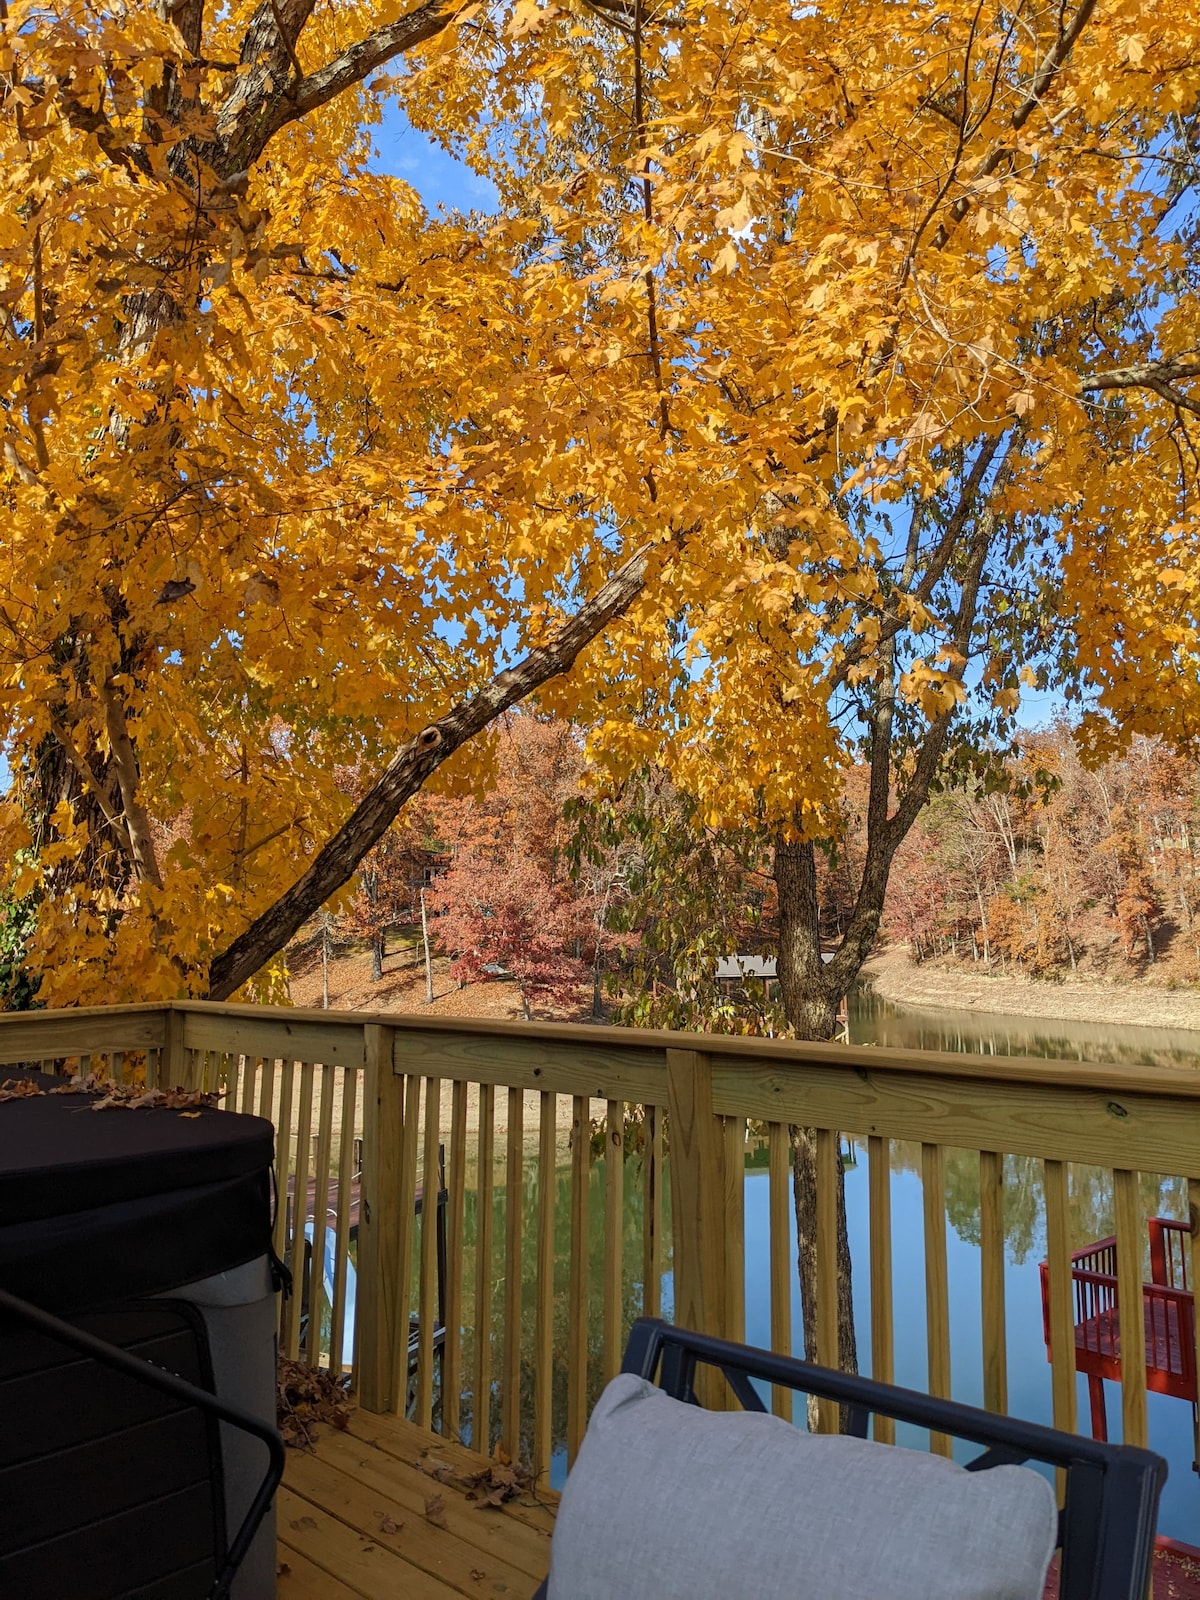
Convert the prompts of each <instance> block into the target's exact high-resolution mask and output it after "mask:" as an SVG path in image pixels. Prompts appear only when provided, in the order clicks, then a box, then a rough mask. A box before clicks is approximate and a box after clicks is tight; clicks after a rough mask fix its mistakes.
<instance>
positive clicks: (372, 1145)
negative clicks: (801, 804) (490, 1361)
mask: <svg viewBox="0 0 1200 1600" xmlns="http://www.w3.org/2000/svg"><path fill="white" fill-rule="evenodd" d="M395 1037H396V1030H395V1029H394V1028H386V1027H381V1026H379V1025H378V1024H376V1023H366V1024H365V1025H364V1027H363V1043H364V1047H365V1067H366V1071H365V1074H364V1083H363V1156H362V1177H361V1179H360V1189H359V1193H360V1197H361V1200H360V1205H361V1209H360V1215H359V1225H358V1305H357V1307H356V1312H355V1322H356V1329H355V1332H356V1335H357V1352H356V1356H355V1366H354V1387H355V1390H356V1392H357V1394H358V1403H359V1405H360V1406H361V1407H362V1408H363V1410H364V1411H377V1412H378V1411H395V1410H396V1409H397V1408H398V1405H399V1402H400V1399H401V1396H400V1395H398V1394H395V1393H393V1389H394V1382H393V1373H394V1371H395V1361H394V1352H395V1349H396V1341H397V1340H398V1339H399V1338H400V1337H401V1328H400V1320H399V1316H400V1312H399V1307H400V1283H399V1272H398V1266H399V1260H400V1230H401V1228H402V1227H403V1226H404V1225H405V1223H406V1222H407V1224H408V1226H410V1227H411V1225H412V1219H411V1217H409V1218H405V1217H402V1216H401V1212H400V1160H401V1152H402V1149H403V1142H404V1079H403V1078H401V1077H398V1076H397V1074H396V1073H395V1071H394V1070H393V1067H392V1050H393V1045H394V1042H395ZM404 1337H405V1340H406V1341H407V1330H404Z"/></svg>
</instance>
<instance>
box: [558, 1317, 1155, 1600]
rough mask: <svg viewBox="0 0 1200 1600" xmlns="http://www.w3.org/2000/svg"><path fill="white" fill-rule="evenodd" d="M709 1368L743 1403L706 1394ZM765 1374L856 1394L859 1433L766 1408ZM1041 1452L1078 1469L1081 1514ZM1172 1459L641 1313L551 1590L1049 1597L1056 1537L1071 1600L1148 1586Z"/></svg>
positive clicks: (623, 1599) (844, 1398) (804, 1386)
mask: <svg viewBox="0 0 1200 1600" xmlns="http://www.w3.org/2000/svg"><path fill="white" fill-rule="evenodd" d="M701 1365H702V1366H708V1367H711V1368H715V1369H716V1370H717V1371H719V1372H720V1373H722V1374H723V1375H724V1378H725V1380H726V1382H727V1384H728V1386H729V1389H730V1390H731V1391H732V1393H733V1395H734V1396H735V1397H736V1399H737V1401H738V1402H739V1403H740V1405H741V1406H742V1407H743V1408H744V1409H743V1411H742V1412H728V1411H725V1412H702V1411H701V1412H698V1411H696V1410H694V1409H690V1408H692V1407H695V1406H696V1404H697V1402H696V1369H697V1367H698V1366H701ZM756 1383H757V1384H761V1385H768V1384H771V1385H781V1386H783V1387H785V1388H787V1389H791V1390H794V1391H798V1392H800V1393H803V1394H811V1395H815V1396H817V1397H818V1398H821V1399H827V1400H832V1401H836V1402H837V1403H838V1404H839V1405H840V1406H841V1407H843V1408H844V1412H843V1415H844V1417H845V1420H846V1427H847V1433H848V1435H849V1436H848V1437H847V1436H845V1435H809V1434H806V1433H804V1432H802V1431H801V1430H800V1429H797V1428H793V1427H792V1426H791V1425H790V1424H788V1423H786V1422H784V1421H783V1420H782V1419H780V1418H778V1417H771V1416H766V1415H753V1414H751V1415H747V1414H746V1413H764V1412H765V1411H766V1406H765V1404H764V1402H763V1399H762V1397H761V1395H760V1394H759V1391H758V1388H756V1387H755V1385H756ZM656 1384H657V1387H655V1385H656ZM680 1402H684V1404H680ZM873 1415H874V1416H883V1417H892V1418H894V1419H895V1420H896V1421H898V1422H902V1423H911V1424H915V1425H916V1426H918V1427H921V1428H928V1429H930V1430H931V1431H933V1432H935V1433H939V1434H945V1435H949V1436H951V1437H954V1438H957V1439H960V1440H964V1441H967V1442H969V1443H971V1444H976V1445H980V1446H982V1453H981V1454H979V1455H977V1456H976V1457H975V1458H974V1459H973V1460H971V1461H970V1462H968V1463H967V1464H966V1466H965V1467H960V1466H958V1465H956V1464H955V1463H954V1462H952V1461H949V1460H946V1459H944V1458H942V1457H940V1456H934V1455H930V1454H927V1453H925V1452H924V1451H915V1450H906V1449H899V1448H896V1447H894V1446H889V1445H885V1444H875V1443H871V1442H868V1441H867V1426H868V1422H869V1419H870V1418H871V1416H873ZM1027 1461H1036V1462H1040V1463H1045V1464H1047V1465H1049V1466H1052V1467H1055V1468H1059V1469H1061V1470H1062V1473H1063V1474H1064V1475H1065V1477H1064V1482H1065V1498H1064V1501H1063V1507H1062V1510H1061V1512H1059V1511H1058V1510H1057V1508H1056V1505H1055V1500H1054V1494H1053V1490H1052V1489H1051V1487H1050V1483H1049V1481H1048V1477H1047V1476H1043V1475H1042V1474H1039V1473H1037V1472H1035V1471H1033V1470H1031V1469H1030V1468H1028V1467H1026V1466H1024V1465H1022V1463H1025V1462H1027ZM1166 1475H1167V1468H1166V1463H1165V1461H1163V1460H1162V1458H1161V1457H1159V1456H1157V1455H1154V1454H1152V1453H1151V1452H1150V1451H1147V1450H1140V1449H1135V1448H1133V1447H1132V1446H1122V1445H1111V1444H1105V1443H1102V1442H1100V1441H1097V1440H1093V1439H1087V1438H1083V1437H1082V1436H1079V1435H1076V1434H1069V1433H1063V1432H1060V1431H1058V1430H1056V1429H1053V1428H1046V1427H1041V1426H1039V1425H1037V1424H1035V1423H1030V1422H1022V1421H1019V1420H1017V1419H1015V1418H1011V1417H1004V1416H997V1415H994V1414H993V1413H991V1412H986V1411H981V1410H978V1409H976V1408H975V1407H973V1406H965V1405H960V1404H958V1403H956V1402H953V1401H950V1400H939V1399H935V1398H933V1397H931V1396H928V1395H923V1394H919V1393H917V1392H915V1391H913V1390H909V1389H900V1388H897V1387H895V1386H893V1385H890V1384H882V1383H876V1382H874V1381H872V1380H871V1379H868V1378H862V1377H858V1376H851V1375H849V1374H846V1373H842V1372H834V1371H831V1370H830V1369H828V1368H825V1367H819V1366H815V1365H812V1364H810V1363H808V1362H805V1361H800V1360H796V1359H794V1358H792V1357H788V1356H780V1355H774V1354H772V1353H771V1352H769V1351H766V1350H758V1349H753V1348H751V1347H749V1346H746V1345H741V1344H732V1343H729V1342H728V1341H725V1340H721V1339H714V1338H710V1337H708V1336H706V1335H704V1334H699V1333H692V1332H689V1331H687V1330H685V1329H681V1328H674V1327H671V1326H670V1325H668V1324H667V1323H664V1322H661V1321H658V1320H656V1319H653V1318H641V1319H639V1320H638V1321H637V1322H635V1323H634V1325H633V1328H632V1330H631V1332H630V1337H629V1343H628V1346H627V1347H626V1351H625V1359H624V1363H623V1368H622V1374H621V1376H620V1377H618V1378H616V1379H614V1380H613V1382H612V1383H611V1384H610V1385H609V1386H608V1388H607V1389H606V1390H605V1392H604V1394H603V1395H602V1396H601V1398H600V1400H599V1402H598V1403H597V1406H596V1409H595V1411H594V1412H593V1415H592V1420H591V1422H590V1424H589V1427H588V1432H587V1435H586V1437H585V1439H584V1442H583V1445H582V1448H581V1450H580V1453H579V1456H578V1459H577V1460H576V1462H575V1464H574V1466H573V1468H572V1470H571V1473H570V1476H569V1477H568V1480H567V1485H566V1488H565V1490H564V1492H563V1498H562V1503H561V1506H560V1508H559V1514H558V1519H557V1523H556V1527H555V1533H554V1539H553V1544H552V1547H551V1571H550V1576H549V1578H548V1579H547V1581H546V1583H545V1584H543V1586H542V1588H541V1589H540V1590H539V1591H538V1595H537V1596H535V1597H534V1600H568V1597H569V1600H641V1597H645V1600H651V1597H653V1600H676V1597H677V1596H679V1597H681V1596H688V1597H689V1600H702V1597H703V1600H708V1597H710V1596H712V1597H717V1596H729V1595H741V1594H745V1595H754V1596H756V1597H761V1600H775V1597H777V1596H778V1597H779V1600H782V1597H783V1596H785V1595H786V1596H789V1597H794V1600H805V1597H809V1596H811V1597H812V1600H851V1597H853V1600H858V1597H860V1596H861V1597H864V1600H865V1597H867V1596H870V1597H871V1600H874V1597H875V1596H877V1595H882V1594H887V1595H888V1596H889V1600H907V1597H909V1596H911V1597H913V1600H918V1597H919V1600H929V1597H931V1596H934V1595H936V1596H939V1597H940V1596H952V1597H955V1600H959V1597H965V1596H967V1595H971V1596H976V1595H978V1596H988V1597H1000V1596H1003V1597H1004V1600H1018V1597H1019V1600H1026V1597H1027V1596H1028V1597H1031V1600H1040V1597H1041V1593H1042V1588H1043V1586H1044V1583H1045V1577H1046V1568H1047V1566H1048V1564H1049V1562H1050V1559H1051V1556H1052V1553H1053V1551H1054V1550H1055V1549H1057V1550H1059V1551H1060V1552H1061V1568H1060V1591H1059V1593H1060V1596H1061V1600H1144V1597H1145V1595H1146V1593H1147V1584H1148V1581H1149V1575H1150V1563H1151V1560H1152V1558H1153V1547H1154V1530H1155V1521H1156V1517H1157V1511H1158V1501H1159V1496H1160V1494H1161V1492H1162V1486H1163V1483H1164V1482H1165V1480H1166Z"/></svg>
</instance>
